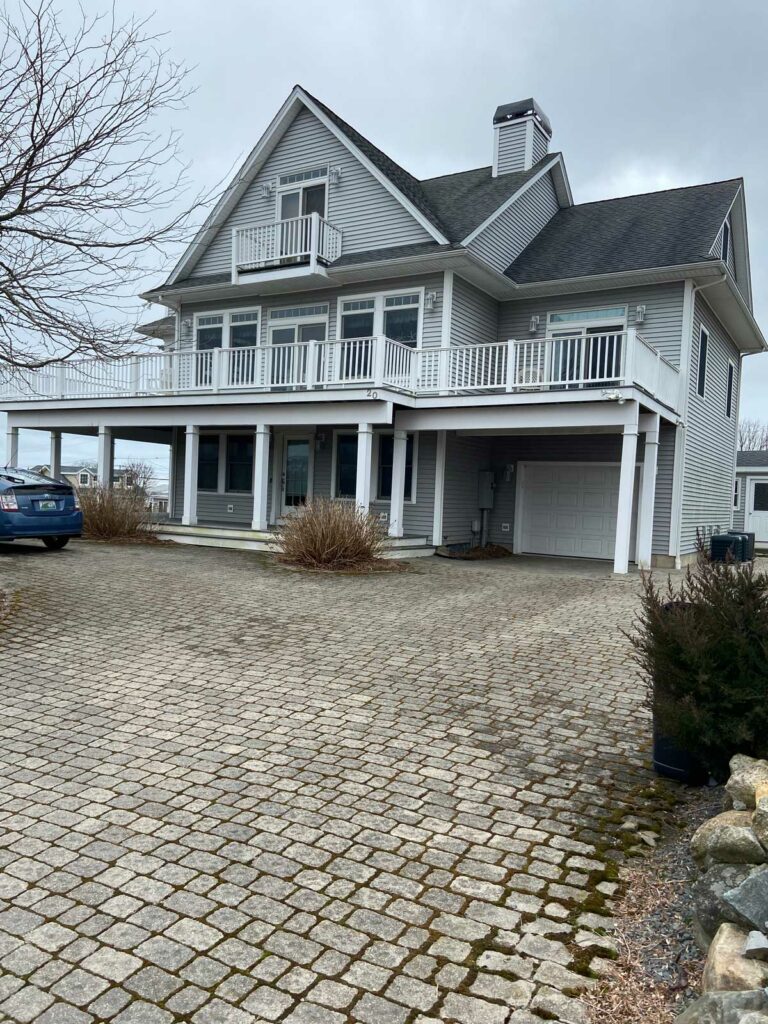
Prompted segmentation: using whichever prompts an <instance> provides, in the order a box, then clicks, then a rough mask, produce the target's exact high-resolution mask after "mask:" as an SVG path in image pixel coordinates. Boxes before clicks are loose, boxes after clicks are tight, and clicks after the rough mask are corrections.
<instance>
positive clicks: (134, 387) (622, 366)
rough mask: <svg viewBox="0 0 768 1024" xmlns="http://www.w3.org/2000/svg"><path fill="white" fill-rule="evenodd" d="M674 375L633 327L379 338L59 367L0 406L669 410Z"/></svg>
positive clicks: (25, 380)
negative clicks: (429, 339) (458, 399)
mask: <svg viewBox="0 0 768 1024" xmlns="http://www.w3.org/2000/svg"><path fill="white" fill-rule="evenodd" d="M678 379H679V372H678V370H677V368H676V367H675V366H673V365H672V363H670V362H668V361H667V360H666V359H665V358H664V356H663V355H661V353H660V352H659V351H658V349H656V348H654V347H653V346H652V345H650V344H649V343H648V342H647V341H646V340H645V339H644V338H642V337H640V336H639V335H638V334H637V333H636V332H635V331H633V330H630V331H626V332H621V333H609V334H599V335H595V334H593V335H587V336H583V335H574V336H573V337H560V338H548V339H532V340H523V341H516V340H510V341H502V342H492V343H490V344H480V345H453V346H450V347H445V348H420V349H419V348H412V347H411V346H409V345H405V344H403V343H401V342H398V341H393V340H392V339H391V338H386V337H382V336H377V337H368V338H350V339H345V340H337V341H309V342H299V343H293V344H278V345H271V344H270V345H257V346H254V347H251V348H219V349H207V350H196V349H182V350H179V351H169V352H156V353H148V354H144V355H136V356H133V357H130V358H125V359H115V360H109V361H101V360H84V361H80V362H67V363H61V364H58V365H55V366H49V367H45V368H43V369H40V370H29V371H25V372H23V373H19V374H16V375H14V376H13V377H12V378H11V379H9V380H7V381H4V382H0V401H2V400H5V401H6V402H17V401H24V400H29V401H34V400H38V401H39V400H41V399H59V398H115V397H121V396H144V395H164V394H187V393H194V392H219V391H221V392H224V391H232V390H248V391H294V390H315V389H332V388H342V389H344V388H353V387H357V388H378V387H382V388H383V387H386V388H389V389H392V390H395V391H401V392H405V393H408V394H413V395H430V394H432V395H440V394H482V393H493V392H497V393H537V394H540V395H541V398H542V401H546V400H547V397H546V396H547V394H551V395H552V398H554V397H555V394H556V393H560V392H564V391H571V390H584V389H613V388H617V387H624V386H626V385H630V384H635V385H637V386H639V387H641V388H642V389H643V390H645V391H646V392H648V394H649V395H652V396H653V397H655V398H657V399H658V400H659V401H660V402H662V403H663V404H665V405H667V406H669V407H670V408H675V406H676V402H677V393H678Z"/></svg>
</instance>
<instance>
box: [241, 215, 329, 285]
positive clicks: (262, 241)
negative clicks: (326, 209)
mask: <svg viewBox="0 0 768 1024" xmlns="http://www.w3.org/2000/svg"><path fill="white" fill-rule="evenodd" d="M339 256H341V230H340V229H339V228H337V227H335V226H334V225H333V224H331V223H330V222H329V221H327V220H325V218H324V217H321V216H320V214H319V213H309V214H306V215H305V216H303V217H292V218H291V219H290V220H275V221H268V222H267V223H264V224H252V225H249V226H248V227H241V228H233V229H232V281H233V282H234V283H237V282H238V281H239V280H240V279H241V276H242V275H246V276H247V277H248V279H249V280H250V279H251V275H253V274H254V273H258V275H259V277H260V279H262V280H266V279H267V276H269V277H272V276H275V275H279V276H285V275H286V273H290V274H292V275H293V274H295V273H296V272H297V270H298V271H299V272H300V273H305V274H313V273H320V274H322V273H323V269H324V268H325V267H326V266H327V265H328V264H329V263H333V261H334V260H337V259H338V258H339Z"/></svg>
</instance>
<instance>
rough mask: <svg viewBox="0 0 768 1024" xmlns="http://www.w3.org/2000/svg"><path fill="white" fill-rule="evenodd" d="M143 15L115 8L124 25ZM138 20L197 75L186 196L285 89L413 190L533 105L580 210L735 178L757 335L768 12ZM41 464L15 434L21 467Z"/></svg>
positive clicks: (380, 5)
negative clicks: (309, 100)
mask: <svg viewBox="0 0 768 1024" xmlns="http://www.w3.org/2000/svg"><path fill="white" fill-rule="evenodd" d="M83 2H84V6H85V9H86V10H87V11H88V12H89V13H90V12H93V13H96V12H98V11H99V10H102V9H103V8H104V7H105V6H106V4H105V3H99V2H98V0H83ZM156 4H157V0H155V2H154V3H153V2H150V0H131V2H128V0H115V7H116V10H117V13H118V15H121V14H122V15H124V16H125V17H128V16H129V15H130V14H131V13H137V14H139V15H150V14H153V12H154V9H155V6H156ZM60 6H64V5H63V4H61V5H60ZM153 24H154V26H155V28H156V29H157V30H158V31H162V32H165V33H167V36H166V44H167V46H168V47H169V49H170V50H171V51H172V54H173V56H174V58H176V59H179V60H183V61H186V62H187V63H188V64H190V65H193V66H194V69H193V71H192V81H193V83H194V85H195V87H196V89H197V91H196V93H195V94H194V95H193V96H192V97H191V99H190V101H189V104H188V109H187V110H186V111H182V112H177V113H175V114H173V115H172V117H173V123H174V124H175V125H176V126H177V127H178V128H179V129H180V131H181V133H182V143H183V148H184V151H185V155H186V157H187V158H188V160H189V161H190V163H191V165H192V166H191V176H192V178H193V179H194V183H195V185H196V186H198V187H202V186H213V185H214V184H215V183H216V182H218V181H220V180H221V179H222V177H223V176H224V175H225V174H226V173H227V171H228V170H229V169H230V168H232V167H233V166H235V165H236V164H237V162H238V161H239V160H240V159H241V158H242V157H243V156H244V155H245V154H246V153H247V152H248V150H249V149H250V148H251V147H252V146H253V145H254V143H255V142H256V141H257V139H258V138H259V136H260V135H261V133H262V132H263V130H264V129H265V127H266V126H267V124H268V123H269V121H270V120H271V118H272V117H273V116H274V114H275V112H276V111H277V109H278V107H279V106H280V105H281V103H282V102H283V100H284V99H285V97H286V96H287V94H288V92H289V91H290V89H291V87H292V86H293V85H294V84H295V83H296V82H298V83H300V84H301V85H303V86H305V87H306V88H307V89H308V90H309V91H310V92H312V93H314V94H315V95H316V96H318V97H319V98H320V99H322V100H323V101H324V102H325V103H327V104H328V105H329V106H331V107H332V108H333V109H334V110H336V111H337V112H338V113H339V114H340V115H341V116H342V117H344V118H345V119H346V120H348V121H349V122H350V123H351V124H352V125H354V126H355V127H356V128H357V129H358V130H360V131H361V132H363V134H365V135H367V136H368V137H369V138H370V139H371V140H372V141H373V142H374V143H376V144H377V145H378V146H380V147H381V148H382V149H383V150H384V151H385V152H387V153H388V154H389V155H390V156H391V157H393V158H394V159H395V160H396V161H398V163H400V164H402V165H403V166H404V167H406V168H407V169H408V170H409V171H411V173H413V174H415V175H416V176H417V177H429V176H432V175H437V174H444V173H448V172H451V171H458V170H464V169H467V168H470V167H478V166H481V165H484V164H489V163H490V162H491V145H492V130H491V119H492V115H493V112H494V110H495V108H496V106H497V105H498V104H500V103H506V102H509V101H511V100H517V99H523V98H525V97H528V96H531V95H532V96H534V97H535V98H536V99H537V100H538V101H539V103H540V104H541V106H542V107H543V108H544V110H545V111H546V112H547V114H548V116H549V118H550V120H551V122H552V126H553V129H554V137H553V140H552V148H553V149H557V150H560V151H562V152H563V153H564V154H565V161H566V166H567V170H568V174H569V177H570V181H571V186H572V188H573V193H574V199H575V201H576V202H577V203H579V202H587V201H590V200H594V199H604V198H610V197H613V196H620V195H627V194H630V193H633V192H645V191H651V190H654V189H663V188H670V187H675V186H680V185H692V184H697V183H700V182H705V181H717V180H721V179H724V178H732V177H738V176H743V177H744V179H745V182H746V196H747V211H748V215H749V233H750V249H751V257H752V274H753V285H754V295H755V312H756V315H757V318H758V320H759V321H760V323H761V325H762V327H763V329H764V331H767V332H768V299H767V298H766V287H767V286H768V174H766V163H768V137H767V135H766V126H767V124H768V119H767V117H766V110H768V2H766V0H729V2H727V3H724V2H723V0H643V3H637V2H636V0H581V2H577V0H537V2H536V3H535V4H532V3H530V0H525V2H520V0H474V2H471V3H470V2H467V0H410V2H403V0H386V2H382V0H335V2H333V3H327V2H323V3H321V2H318V0H291V2H290V3H289V2H282V3H280V2H278V3H275V2H274V0H225V2H222V3H212V2H211V0H163V3H162V5H159V9H158V10H157V13H155V14H154V18H153ZM155 309H156V310H157V307H156V308H155ZM158 312H159V311H158ZM158 312H155V311H151V310H148V311H147V319H151V318H152V316H154V315H158ZM767 393H768V355H763V356H752V357H750V358H748V359H747V360H746V362H745V380H744V389H743V395H742V407H741V415H742V417H745V416H750V417H760V418H762V419H766V420H768V401H766V394H767ZM152 447H153V449H154V448H155V446H152ZM148 452H149V453H150V454H152V455H153V456H155V457H156V456H158V455H159V454H160V453H159V452H158V451H157V450H153V451H151V452H150V450H149V449H148V448H147V447H145V446H136V445H128V444H120V445H118V449H117V456H118V458H121V457H122V458H125V457H128V456H130V455H133V454H141V455H146V454H147V453H148ZM93 457H95V441H92V440H91V439H78V438H74V437H71V436H69V437H65V441H64V460H65V461H66V462H69V461H77V460H79V459H85V458H93ZM45 459H47V442H45V441H44V440H43V435H37V434H36V433H35V432H34V431H30V432H25V433H24V434H23V436H22V447H21V455H20V461H21V462H22V463H23V464H24V463H25V464H31V463H33V462H37V461H44V460H45Z"/></svg>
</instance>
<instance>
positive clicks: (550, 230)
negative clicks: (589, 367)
mask: <svg viewBox="0 0 768 1024" xmlns="http://www.w3.org/2000/svg"><path fill="white" fill-rule="evenodd" d="M742 184H743V182H742V179H741V178H733V179H730V180H728V181H716V182H712V183H710V184H707V185H693V186H690V187H688V188H675V189H668V190H667V191H664V192H646V193H643V194H641V195H634V196H624V197H622V198H619V199H605V200H602V201H601V202H595V203H583V204H581V205H579V206H571V207H569V208H567V209H563V210H560V211H559V212H558V213H556V214H555V216H554V217H553V218H552V219H551V220H550V221H549V223H548V224H547V225H546V227H544V229H543V230H542V231H540V232H539V234H538V235H537V236H536V238H535V239H534V240H533V241H532V242H531V243H530V245H529V246H528V247H527V248H526V249H524V250H523V252H522V253H521V254H520V255H519V256H518V257H517V259H516V260H515V261H514V263H512V265H511V266H510V267H508V268H507V270H506V275H507V277H509V278H511V279H512V280H513V281H515V282H516V283H517V284H532V283H534V282H541V281H558V280H563V279H566V278H576V277H591V276H595V275H600V274H616V273H622V272H626V271H633V270H650V269H653V268H657V267H674V266H682V265H684V264H688V263H701V262H704V261H706V260H717V259H718V257H717V256H712V255H711V254H710V250H711V248H712V245H713V243H714V241H715V239H716V237H717V233H718V231H719V230H720V227H721V225H722V223H723V220H724V219H725V217H726V215H727V213H728V211H729V209H730V207H731V205H732V204H733V201H734V199H735V198H736V196H737V194H738V192H739V189H740V188H741V187H742Z"/></svg>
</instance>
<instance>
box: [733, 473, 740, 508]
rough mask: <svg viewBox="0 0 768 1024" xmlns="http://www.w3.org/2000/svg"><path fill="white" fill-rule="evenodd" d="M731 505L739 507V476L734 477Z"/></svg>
mask: <svg viewBox="0 0 768 1024" xmlns="http://www.w3.org/2000/svg"><path fill="white" fill-rule="evenodd" d="M733 507H734V508H735V509H739V508H741V480H740V478H739V477H736V479H735V481H734V484H733Z"/></svg>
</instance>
